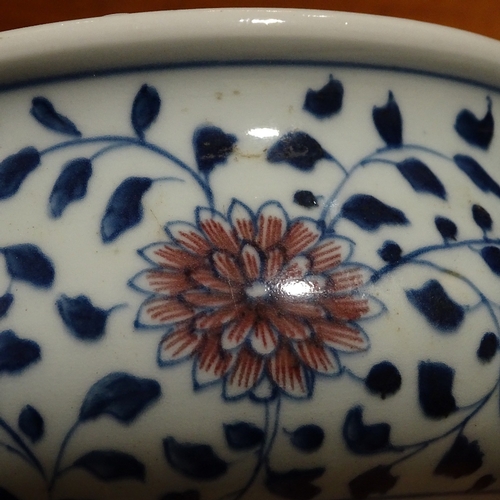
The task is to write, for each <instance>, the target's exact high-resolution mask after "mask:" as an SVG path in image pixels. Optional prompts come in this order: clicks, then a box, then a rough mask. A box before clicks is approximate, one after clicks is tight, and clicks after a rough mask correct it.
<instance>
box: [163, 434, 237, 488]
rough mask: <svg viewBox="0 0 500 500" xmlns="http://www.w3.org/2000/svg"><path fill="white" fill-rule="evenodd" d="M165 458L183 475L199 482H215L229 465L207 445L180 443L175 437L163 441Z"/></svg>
mask: <svg viewBox="0 0 500 500" xmlns="http://www.w3.org/2000/svg"><path fill="white" fill-rule="evenodd" d="M163 450H164V453H165V458H166V459H167V462H168V463H169V464H170V466H171V467H172V468H173V469H174V470H176V471H177V472H180V473H181V474H183V475H185V476H187V477H190V478H192V479H198V480H205V481H208V480H214V479H217V478H218V477H220V476H223V475H224V474H225V473H226V472H227V469H228V464H227V462H225V461H224V460H222V459H221V458H220V457H219V456H218V455H217V454H216V453H215V452H214V450H213V449H212V447H211V446H209V445H207V444H193V443H179V442H178V441H176V440H175V439H174V438H173V437H168V438H166V439H164V440H163Z"/></svg>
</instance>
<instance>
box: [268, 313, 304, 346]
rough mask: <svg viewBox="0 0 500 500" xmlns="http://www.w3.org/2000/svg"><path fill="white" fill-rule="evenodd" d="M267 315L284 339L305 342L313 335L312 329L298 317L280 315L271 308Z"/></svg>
mask: <svg viewBox="0 0 500 500" xmlns="http://www.w3.org/2000/svg"><path fill="white" fill-rule="evenodd" d="M266 315H267V318H268V319H269V321H270V322H271V323H272V324H273V326H274V328H275V329H276V331H277V332H278V333H279V334H280V335H281V336H283V337H286V338H288V339H291V340H305V339H307V338H309V337H310V335H311V330H310V328H309V327H308V326H307V325H306V324H305V323H304V322H303V321H302V320H300V319H299V318H297V317H296V316H291V315H284V314H280V313H279V312H277V311H274V310H273V309H271V308H269V309H268V311H267V312H266Z"/></svg>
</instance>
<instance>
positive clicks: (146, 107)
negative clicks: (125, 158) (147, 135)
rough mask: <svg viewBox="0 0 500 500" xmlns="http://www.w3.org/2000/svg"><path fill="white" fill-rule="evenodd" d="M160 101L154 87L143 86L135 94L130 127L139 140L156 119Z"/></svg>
mask: <svg viewBox="0 0 500 500" xmlns="http://www.w3.org/2000/svg"><path fill="white" fill-rule="evenodd" d="M160 105H161V99H160V96H159V94H158V92H157V90H156V89H155V88H154V87H151V86H149V85H146V84H144V85H143V86H142V87H141V88H140V89H139V92H137V95H136V96H135V99H134V104H133V105H132V126H133V127H134V130H135V133H136V134H137V136H138V137H139V138H140V139H144V132H145V131H146V130H147V129H148V128H149V127H150V126H151V124H152V123H153V122H154V121H155V120H156V118H157V117H158V113H159V112H160Z"/></svg>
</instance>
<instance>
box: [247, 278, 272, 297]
mask: <svg viewBox="0 0 500 500" xmlns="http://www.w3.org/2000/svg"><path fill="white" fill-rule="evenodd" d="M245 293H246V294H247V296H248V297H251V298H252V299H261V298H264V297H266V296H267V295H268V293H269V288H268V287H267V286H266V285H265V284H264V283H260V282H258V281H255V282H254V283H252V284H251V285H250V286H249V287H247V288H246V289H245Z"/></svg>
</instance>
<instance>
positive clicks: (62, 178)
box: [49, 158, 92, 218]
mask: <svg viewBox="0 0 500 500" xmlns="http://www.w3.org/2000/svg"><path fill="white" fill-rule="evenodd" d="M91 175H92V162H91V161H90V160H89V159H87V158H75V159H74V160H71V161H69V162H68V163H67V164H66V165H65V166H64V167H63V169H62V171H61V173H60V174H59V177H58V178H57V180H56V182H55V184H54V187H53V188H52V192H51V193H50V197H49V210H50V215H51V216H52V217H54V218H58V217H61V215H62V214H63V212H64V210H66V207H67V206H68V205H69V204H71V203H73V202H75V201H78V200H81V199H83V198H85V195H86V194H87V185H88V182H89V179H90V177H91Z"/></svg>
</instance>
